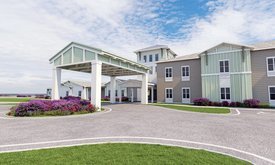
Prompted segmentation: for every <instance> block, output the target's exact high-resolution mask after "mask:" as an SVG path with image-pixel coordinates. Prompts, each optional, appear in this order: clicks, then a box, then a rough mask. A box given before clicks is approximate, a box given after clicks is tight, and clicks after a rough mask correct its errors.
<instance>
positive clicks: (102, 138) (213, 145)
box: [0, 136, 275, 164]
mask: <svg viewBox="0 0 275 165" xmlns="http://www.w3.org/2000/svg"><path fill="white" fill-rule="evenodd" d="M108 139H109V140H111V139H113V140H114V139H124V140H125V139H136V140H138V139H139V140H144V139H145V140H161V141H168V142H181V143H189V144H196V145H202V146H208V147H216V148H219V149H225V150H231V151H235V152H239V153H243V154H246V155H250V156H253V157H256V158H258V159H261V160H264V161H267V162H270V163H273V164H275V161H274V160H271V159H269V158H266V157H263V156H260V155H257V154H254V153H250V152H247V151H242V150H239V149H235V148H232V147H226V146H221V145H215V144H210V143H203V142H196V141H189V140H180V139H167V138H156V137H135V136H113V137H94V138H79V139H65V140H56V141H44V142H34V143H21V144H8V145H0V148H6V147H17V146H28V145H39V144H52V143H62V142H77V141H85V140H108ZM86 144H91V143H86ZM158 144H159V143H158ZM75 145H77V144H74V145H72V146H75ZM42 148H43V147H41V149H42ZM49 148H54V147H49ZM13 151H15V150H13ZM17 151H22V150H17ZM2 152H8V151H2ZM215 152H216V151H215ZM234 157H235V156H234Z"/></svg>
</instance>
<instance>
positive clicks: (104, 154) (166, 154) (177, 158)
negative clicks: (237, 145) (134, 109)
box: [0, 143, 251, 165]
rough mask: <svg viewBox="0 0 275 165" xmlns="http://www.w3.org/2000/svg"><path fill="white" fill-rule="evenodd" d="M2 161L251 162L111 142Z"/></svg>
mask: <svg viewBox="0 0 275 165" xmlns="http://www.w3.org/2000/svg"><path fill="white" fill-rule="evenodd" d="M0 164H21V165H29V164H114V165H118V164H200V165H204V164H223V165H229V164H230V165H231V164H234V165H240V164H246V165H247V164H251V163H249V162H247V161H244V160H240V159H237V158H234V157H231V156H226V155H223V154H218V153H214V152H208V151H205V150H196V149H187V148H181V147H171V146H162V145H149V144H129V143H112V144H110V143H109V144H96V145H84V146H74V147H64V148H53V149H42V150H34V151H23V152H12V153H2V154H0Z"/></svg>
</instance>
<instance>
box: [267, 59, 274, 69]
mask: <svg viewBox="0 0 275 165" xmlns="http://www.w3.org/2000/svg"><path fill="white" fill-rule="evenodd" d="M267 70H268V71H275V57H269V58H267Z"/></svg>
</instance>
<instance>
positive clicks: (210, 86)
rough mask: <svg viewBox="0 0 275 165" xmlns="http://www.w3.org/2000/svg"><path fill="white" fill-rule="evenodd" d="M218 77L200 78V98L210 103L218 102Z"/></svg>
mask: <svg viewBox="0 0 275 165" xmlns="http://www.w3.org/2000/svg"><path fill="white" fill-rule="evenodd" d="M219 89H220V85H219V76H203V77H202V96H203V97H205V98H208V99H209V100H211V101H219V100H220V93H219Z"/></svg>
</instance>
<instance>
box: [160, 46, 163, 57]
mask: <svg viewBox="0 0 275 165" xmlns="http://www.w3.org/2000/svg"><path fill="white" fill-rule="evenodd" d="M160 51H161V58H162V59H163V49H162V48H160Z"/></svg>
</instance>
